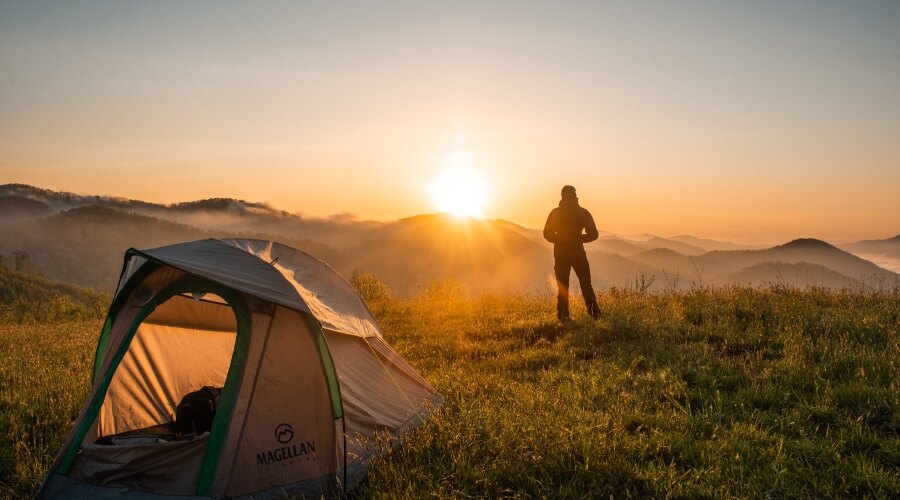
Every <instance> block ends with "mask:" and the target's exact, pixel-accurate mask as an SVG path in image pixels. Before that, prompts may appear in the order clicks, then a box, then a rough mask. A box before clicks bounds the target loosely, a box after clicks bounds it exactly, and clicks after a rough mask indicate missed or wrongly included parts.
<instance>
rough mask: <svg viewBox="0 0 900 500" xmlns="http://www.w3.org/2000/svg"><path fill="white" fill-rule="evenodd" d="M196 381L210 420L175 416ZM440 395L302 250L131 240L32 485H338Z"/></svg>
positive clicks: (120, 492) (155, 492)
mask: <svg viewBox="0 0 900 500" xmlns="http://www.w3.org/2000/svg"><path fill="white" fill-rule="evenodd" d="M201 390H207V391H210V392H211V393H213V394H216V396H215V398H212V397H210V398H209V404H208V405H209V406H210V407H212V408H214V414H213V415H212V416H211V417H210V418H211V424H210V425H209V426H208V430H205V429H200V428H199V427H197V426H196V425H195V426H194V427H190V426H188V427H187V428H185V427H184V425H183V424H184V419H183V418H181V417H182V414H181V413H180V412H181V410H182V409H183V408H184V407H185V406H184V405H185V401H188V395H190V394H197V393H198V392H199V391H201ZM439 401H440V396H439V395H438V394H437V393H436V392H435V390H434V389H433V388H432V387H431V386H430V385H429V384H428V383H427V382H426V381H425V380H424V379H423V378H422V377H421V376H420V375H419V374H418V373H416V371H415V370H413V369H412V368H411V367H410V366H409V365H408V364H407V363H406V362H405V361H404V360H403V359H402V358H401V357H400V356H399V355H397V354H396V353H395V352H394V351H393V350H392V349H391V348H390V346H388V344H387V343H386V342H385V341H384V338H383V337H382V335H381V331H380V328H379V326H378V323H377V321H376V320H375V318H374V316H373V315H372V313H371V312H370V311H369V309H368V308H367V307H366V306H365V303H364V302H363V301H362V299H360V297H359V296H358V295H357V294H356V292H355V291H354V290H353V288H352V287H351V286H350V285H349V284H348V283H347V282H346V281H345V280H343V279H342V278H341V277H340V276H339V275H338V274H337V273H336V272H335V271H334V270H333V269H331V268H330V267H328V266H327V265H326V264H325V263H323V262H321V261H319V260H317V259H315V258H313V257H311V256H309V255H307V254H305V253H303V252H300V251H298V250H295V249H293V248H290V247H287V246H285V245H281V244H278V243H274V242H269V241H261V240H252V239H231V240H219V239H208V240H199V241H193V242H188V243H181V244H175V245H170V246H165V247H160V248H156V249H151V250H144V251H140V250H135V249H131V250H129V251H128V252H126V255H125V265H124V268H123V271H122V276H121V278H120V281H119V286H118V288H117V291H116V294H115V296H114V299H113V303H112V306H111V307H110V311H109V315H108V316H107V319H106V322H105V324H104V326H103V330H102V333H101V336H100V340H99V342H98V345H97V353H96V356H95V362H94V374H93V384H92V387H91V389H90V391H89V393H88V396H87V399H86V401H85V403H84V405H83V407H82V410H81V412H80V414H79V416H78V418H77V420H76V421H75V425H74V428H73V430H72V432H71V433H70V435H69V437H68V439H67V440H66V442H65V444H64V445H63V447H62V449H61V450H60V452H59V454H58V455H57V458H56V460H55V461H54V463H53V465H52V466H51V468H50V472H49V473H48V475H47V478H46V479H45V480H44V484H43V485H42V487H41V491H40V493H39V496H42V497H59V496H63V497H64V496H73V497H84V498H102V497H105V496H110V497H113V496H114V497H115V498H123V497H125V498H127V497H132V498H155V497H160V498H162V497H166V498H172V497H229V498H231V497H241V496H250V495H252V496H253V497H254V498H265V497H269V496H275V495H281V494H284V493H296V494H300V495H304V496H317V497H318V496H322V495H325V496H332V495H340V494H343V493H346V492H347V491H350V489H352V488H353V487H354V486H355V485H356V484H357V483H358V482H359V481H360V480H361V479H363V478H364V477H365V475H366V473H367V467H368V463H369V461H370V460H371V458H372V457H373V456H374V454H375V453H377V452H378V451H379V449H382V448H383V445H384V442H383V441H384V438H387V439H388V441H391V438H393V442H394V443H396V442H397V440H396V438H398V437H399V436H400V434H401V433H402V432H403V431H405V430H407V429H409V428H411V427H414V426H416V425H419V424H420V423H421V422H422V421H423V420H424V419H425V418H427V416H428V412H429V411H431V409H433V408H434V407H435V406H436V405H437V404H439ZM188 406H190V405H188ZM191 430H193V431H194V432H191ZM201 431H203V432H201Z"/></svg>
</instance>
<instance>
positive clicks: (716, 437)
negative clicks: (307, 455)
mask: <svg viewBox="0 0 900 500" xmlns="http://www.w3.org/2000/svg"><path fill="white" fill-rule="evenodd" d="M356 281H357V285H358V286H360V285H361V284H364V285H365V287H362V289H363V291H364V295H366V296H367V297H368V298H369V303H370V306H371V307H372V309H373V311H374V313H375V314H376V316H377V317H378V319H379V321H380V322H381V323H382V326H383V328H384V331H385V336H386V338H387V340H388V342H389V343H391V345H392V346H393V347H394V348H395V349H396V350H397V351H398V352H399V353H400V354H401V355H403V356H404V357H405V358H406V359H407V360H408V361H409V362H410V364H411V365H413V366H414V367H415V368H416V369H417V370H419V371H420V373H422V375H424V376H425V377H426V378H427V379H428V380H429V381H430V382H431V383H432V384H433V385H434V386H435V388H436V389H437V390H438V391H439V392H441V394H442V395H443V396H444V398H445V402H444V405H443V406H442V407H441V409H440V410H439V411H438V412H437V413H436V414H435V415H434V417H433V418H432V419H431V420H429V421H428V422H427V423H426V424H425V425H424V426H423V427H422V428H420V429H419V430H417V431H415V432H414V433H412V434H410V435H408V436H407V437H406V439H405V440H404V442H403V445H402V446H401V447H400V448H399V449H398V450H397V451H396V452H395V453H393V454H392V455H390V456H389V457H387V458H385V459H383V460H381V461H379V462H378V463H376V464H375V465H374V467H373V468H372V471H371V474H370V477H369V479H368V480H367V481H366V482H364V483H363V484H362V485H361V486H360V488H359V490H358V496H359V497H360V498H368V497H379V498H396V497H425V496H433V497H440V498H444V497H449V498H460V497H498V496H501V497H502V496H513V497H574V498H584V497H604V498H606V497H609V496H610V495H611V494H612V495H614V496H616V497H628V496H641V497H647V496H652V497H665V496H680V497H685V498H695V497H765V496H771V497H776V498H778V497H798V496H799V497H848V496H849V497H859V496H872V497H897V496H900V472H898V471H900V396H898V394H900V361H898V360H900V340H898V331H900V296H898V295H897V294H896V293H870V294H861V293H849V292H848V293H844V292H834V291H824V290H792V289H784V288H778V289H770V290H758V289H745V288H726V289H716V290H713V289H699V288H698V289H694V290H689V291H684V292H679V293H664V294H643V293H638V292H635V291H628V290H613V291H607V292H604V293H601V294H600V295H599V301H600V304H601V307H602V309H603V313H604V315H603V318H602V319H601V320H600V321H598V322H592V321H590V320H589V319H587V317H586V315H585V313H584V310H583V307H582V308H579V307H575V308H573V314H574V317H575V320H574V321H573V322H571V323H569V324H567V325H564V326H563V325H560V324H558V323H557V322H556V321H555V318H554V312H555V309H554V306H553V303H552V301H551V299H550V298H549V297H542V296H528V295H494V296H481V297H477V298H469V297H467V296H466V295H465V293H464V292H465V291H464V290H462V288H461V287H460V286H459V285H457V284H454V283H453V282H441V283H435V284H434V285H432V286H430V287H428V288H426V289H425V290H423V291H422V293H421V294H420V295H419V296H418V297H415V298H411V299H392V298H390V294H389V291H388V290H386V289H385V288H384V287H383V286H380V285H379V283H378V282H377V280H376V279H375V278H374V277H371V276H365V277H362V278H361V279H357V280H356ZM2 317H3V316H2V314H0V318H2ZM5 321H6V323H5V324H3V325H0V353H2V356H3V360H4V361H3V364H2V365H0V405H2V412H0V481H2V485H0V488H2V489H0V496H3V495H15V496H22V497H28V496H31V495H33V493H34V491H35V489H36V487H37V486H38V484H39V482H40V480H41V478H42V476H43V474H44V472H45V471H46V469H47V467H49V464H50V462H51V461H52V459H53V456H54V454H55V452H56V451H57V449H58V448H59V446H60V445H61V443H62V440H63V439H64V437H65V435H66V433H67V432H68V430H69V428H70V426H71V423H72V421H73V420H74V418H75V417H76V413H77V411H78V409H79V406H80V404H81V401H82V399H83V398H84V395H85V393H86V391H87V389H88V387H87V385H88V379H89V377H90V375H89V372H90V363H89V362H90V357H91V355H92V354H93V350H94V346H95V341H96V336H97V334H98V332H99V328H100V323H99V320H97V319H87V320H80V321H76V322H66V321H60V320H52V321H45V322H43V323H42V322H39V321H38V322H34V321H33V322H31V323H28V324H19V323H16V322H15V321H13V320H12V319H10V318H8V317H7V319H6V320H5Z"/></svg>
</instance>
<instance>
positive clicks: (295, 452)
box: [256, 423, 318, 468]
mask: <svg viewBox="0 0 900 500" xmlns="http://www.w3.org/2000/svg"><path fill="white" fill-rule="evenodd" d="M293 439H294V427H293V426H292V425H291V424H288V423H284V424H278V426H277V427H275V440H276V441H278V443H279V444H282V445H284V446H282V447H280V448H274V449H271V450H267V451H261V452H258V453H257V454H256V466H257V467H266V468H268V467H270V466H273V465H276V464H280V465H281V466H282V467H284V466H287V465H291V464H296V463H299V462H301V461H303V462H307V461H309V460H310V459H312V460H317V459H318V458H317V455H316V442H315V441H312V440H310V441H301V442H299V443H294V444H289V443H290V442H291V441H293Z"/></svg>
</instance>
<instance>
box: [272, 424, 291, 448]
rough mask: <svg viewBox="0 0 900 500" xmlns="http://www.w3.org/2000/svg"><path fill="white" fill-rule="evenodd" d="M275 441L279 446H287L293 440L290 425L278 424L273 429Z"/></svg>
mask: <svg viewBox="0 0 900 500" xmlns="http://www.w3.org/2000/svg"><path fill="white" fill-rule="evenodd" d="M275 439H277V440H278V442H279V443H281V444H288V443H290V442H291V439H294V428H293V427H291V424H279V425H278V427H276V428H275Z"/></svg>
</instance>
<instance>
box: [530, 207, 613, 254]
mask: <svg viewBox="0 0 900 500" xmlns="http://www.w3.org/2000/svg"><path fill="white" fill-rule="evenodd" d="M599 236H600V233H599V232H598V231H597V225H596V224H594V218H593V217H592V216H591V213H590V212H588V211H587V210H586V209H584V208H581V206H580V205H579V204H578V198H577V197H575V196H563V198H562V200H560V202H559V206H558V207H557V208H554V209H553V210H552V211H551V212H550V215H549V216H548V217H547V223H546V224H544V238H545V239H546V240H547V241H549V242H551V243H553V246H554V249H556V248H560V247H561V248H566V249H568V248H581V249H582V250H583V249H584V246H583V245H584V244H585V243H589V242H591V241H594V240H596V239H597V238H598V237H599Z"/></svg>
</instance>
